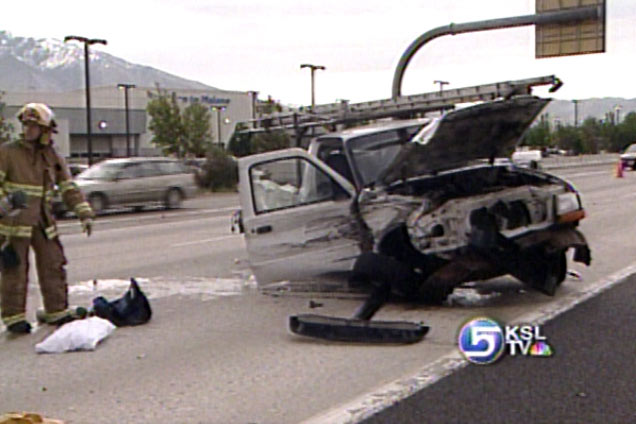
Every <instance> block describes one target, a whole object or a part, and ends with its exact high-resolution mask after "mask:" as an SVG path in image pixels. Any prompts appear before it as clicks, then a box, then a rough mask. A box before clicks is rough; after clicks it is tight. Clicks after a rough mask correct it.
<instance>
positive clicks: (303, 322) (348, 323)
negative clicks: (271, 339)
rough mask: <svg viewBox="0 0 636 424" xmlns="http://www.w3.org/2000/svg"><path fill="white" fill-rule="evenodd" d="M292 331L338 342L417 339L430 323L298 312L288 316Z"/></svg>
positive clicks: (412, 340)
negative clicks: (349, 317) (299, 313)
mask: <svg viewBox="0 0 636 424" xmlns="http://www.w3.org/2000/svg"><path fill="white" fill-rule="evenodd" d="M289 328H290V330H291V331H292V333H294V334H298V335H302V336H307V337H313V338H319V339H324V340H330V341H338V342H357V343H417V342H419V341H421V340H422V339H423V338H424V336H425V335H426V333H428V330H429V327H428V326H425V325H422V324H417V323H413V322H406V321H370V320H363V319H346V318H336V317H328V316H324V315H313V314H301V315H294V316H291V317H289Z"/></svg>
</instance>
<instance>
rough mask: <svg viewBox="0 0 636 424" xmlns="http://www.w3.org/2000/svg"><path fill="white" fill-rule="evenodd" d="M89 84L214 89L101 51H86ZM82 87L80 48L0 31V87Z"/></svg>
mask: <svg viewBox="0 0 636 424" xmlns="http://www.w3.org/2000/svg"><path fill="white" fill-rule="evenodd" d="M90 70H91V86H104V85H117V84H119V83H121V82H126V83H132V84H136V85H138V86H146V87H153V86H155V85H156V84H159V85H161V86H162V87H166V88H181V89H188V88H190V89H214V87H210V86H208V85H205V84H202V83H199V82H196V81H191V80H187V79H184V78H180V77H178V76H176V75H172V74H169V73H167V72H163V71H160V70H158V69H155V68H151V67H149V66H142V65H136V64H133V63H130V62H127V61H125V60H123V59H120V58H118V57H115V56H112V55H110V54H108V53H104V52H101V51H96V50H91V51H90ZM82 88H84V47H83V45H82V44H81V43H77V42H72V43H64V42H63V41H61V40H57V39H34V38H27V37H14V36H13V35H12V34H11V33H9V32H7V31H0V90H4V91H35V92H38V91H40V92H42V91H68V90H76V89H82Z"/></svg>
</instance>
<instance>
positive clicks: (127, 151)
mask: <svg viewBox="0 0 636 424" xmlns="http://www.w3.org/2000/svg"><path fill="white" fill-rule="evenodd" d="M117 87H118V88H119V89H120V90H121V89H123V90H124V107H125V108H126V157H130V119H129V117H128V89H130V88H135V87H136V86H135V84H117Z"/></svg>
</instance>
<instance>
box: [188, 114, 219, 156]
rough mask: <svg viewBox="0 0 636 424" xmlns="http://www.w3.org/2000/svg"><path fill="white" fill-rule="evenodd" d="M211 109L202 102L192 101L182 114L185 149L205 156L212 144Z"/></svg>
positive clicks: (196, 154)
mask: <svg viewBox="0 0 636 424" xmlns="http://www.w3.org/2000/svg"><path fill="white" fill-rule="evenodd" d="M210 118H211V114H210V110H209V109H208V108H206V107H205V106H203V105H202V104H201V103H192V104H191V105H190V106H188V107H187V108H185V109H184V111H183V114H182V116H181V122H182V126H183V132H184V134H183V141H184V149H185V151H186V152H187V153H190V154H193V155H195V156H197V157H201V156H204V155H205V154H206V153H207V151H208V150H209V148H210V146H211V145H212V136H211V135H210V128H211V126H210Z"/></svg>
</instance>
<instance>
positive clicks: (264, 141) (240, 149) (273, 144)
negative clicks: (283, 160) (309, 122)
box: [228, 124, 291, 157]
mask: <svg viewBox="0 0 636 424" xmlns="http://www.w3.org/2000/svg"><path fill="white" fill-rule="evenodd" d="M246 128H247V127H246V126H245V125H244V124H238V125H237V126H236V130H235V131H234V134H232V138H231V139H230V143H229V144H228V150H229V151H230V153H232V154H233V155H234V156H236V157H243V156H249V155H253V154H256V153H263V152H270V151H272V150H280V149H287V148H288V147H289V146H290V140H291V139H290V136H289V134H288V133H286V132H285V131H280V130H277V131H266V132H262V133H257V134H247V133H240V131H243V130H245V129H246Z"/></svg>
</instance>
